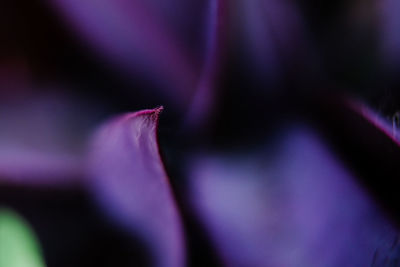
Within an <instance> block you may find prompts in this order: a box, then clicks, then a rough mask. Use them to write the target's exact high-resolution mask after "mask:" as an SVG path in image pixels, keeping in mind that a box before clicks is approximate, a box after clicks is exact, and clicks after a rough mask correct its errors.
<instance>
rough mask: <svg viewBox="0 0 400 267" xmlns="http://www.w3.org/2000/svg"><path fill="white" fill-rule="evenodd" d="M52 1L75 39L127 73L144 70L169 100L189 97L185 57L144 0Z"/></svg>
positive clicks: (189, 68)
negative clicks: (70, 28) (86, 42)
mask: <svg viewBox="0 0 400 267" xmlns="http://www.w3.org/2000/svg"><path fill="white" fill-rule="evenodd" d="M55 5H56V6H57V8H59V9H60V11H61V12H62V13H63V14H64V15H65V17H66V18H67V20H68V22H69V23H70V24H71V25H72V26H73V27H74V28H75V29H76V30H77V31H78V32H79V34H80V36H81V38H83V39H84V40H85V41H88V42H89V44H90V45H91V46H92V47H94V48H95V49H96V50H97V51H96V52H99V53H101V54H104V55H105V57H106V58H107V59H108V60H109V61H110V62H112V63H114V64H115V65H117V66H119V69H120V70H121V71H122V72H124V73H125V74H126V75H127V76H128V77H132V75H133V74H135V73H136V74H137V73H140V74H145V75H148V77H147V79H150V80H151V81H154V82H156V83H161V86H160V88H165V89H166V91H165V92H163V93H164V95H165V96H167V97H169V99H170V100H171V101H172V102H174V103H175V104H178V105H184V106H185V105H186V104H187V101H189V100H190V98H191V95H192V93H193V86H194V83H195V80H196V76H197V74H196V70H195V67H194V65H193V62H192V59H191V56H190V55H189V52H188V51H186V48H185V46H184V45H183V44H182V43H181V41H178V40H177V38H175V37H174V36H175V33H174V32H173V31H172V30H171V29H170V28H169V27H168V23H166V22H165V21H163V19H161V18H160V17H158V16H157V14H156V12H154V10H152V8H150V5H149V3H146V1H138V0H134V1H129V0H116V1H104V0H98V1H93V0H91V1H83V2H82V1H78V0H57V1H56V2H55ZM154 77H157V78H154ZM165 81H167V83H166V84H165Z"/></svg>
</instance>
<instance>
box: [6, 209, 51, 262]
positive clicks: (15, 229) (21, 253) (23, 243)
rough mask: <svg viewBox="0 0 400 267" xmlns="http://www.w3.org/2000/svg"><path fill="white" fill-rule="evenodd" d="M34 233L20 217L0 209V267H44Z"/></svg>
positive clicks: (7, 210)
mask: <svg viewBox="0 0 400 267" xmlns="http://www.w3.org/2000/svg"><path fill="white" fill-rule="evenodd" d="M45 266H46V264H45V263H44V261H43V259H42V257H41V249H40V246H39V243H38V240H37V238H36V237H35V234H34V233H33V231H32V229H31V228H30V227H29V225H28V222H26V221H25V220H24V219H23V218H22V217H20V216H19V215H18V214H16V213H15V212H13V211H11V210H9V209H4V208H1V209H0V267H45Z"/></svg>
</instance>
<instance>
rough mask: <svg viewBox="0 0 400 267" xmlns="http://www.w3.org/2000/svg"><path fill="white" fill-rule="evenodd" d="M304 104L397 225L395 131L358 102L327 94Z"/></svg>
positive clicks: (398, 153)
mask: <svg viewBox="0 0 400 267" xmlns="http://www.w3.org/2000/svg"><path fill="white" fill-rule="evenodd" d="M306 105H307V107H306V109H307V110H308V112H309V113H310V114H311V116H312V117H313V120H315V121H316V122H317V124H316V125H317V126H318V127H319V128H320V129H322V130H323V132H324V134H325V135H326V137H327V138H329V141H330V142H331V143H332V144H333V145H334V147H335V148H336V150H337V151H338V152H339V153H340V154H341V156H342V157H343V158H344V159H345V160H346V161H347V163H349V164H351V166H352V168H353V169H354V171H355V172H357V174H358V176H359V178H360V181H361V182H362V183H363V184H365V185H366V186H368V189H369V191H370V192H371V193H374V195H375V196H376V197H377V199H378V200H379V201H380V203H381V204H383V205H384V207H385V208H386V209H388V211H390V212H391V215H393V216H394V217H395V219H396V220H397V222H400V204H399V203H400V202H399V194H398V191H397V188H398V185H399V180H398V168H399V167H398V166H399V162H400V145H399V142H398V140H396V131H394V132H393V130H396V129H393V126H392V129H390V126H389V124H388V123H387V122H385V120H383V119H382V118H380V117H379V116H378V115H376V114H374V113H373V112H372V111H371V110H370V109H368V108H366V106H365V105H364V104H362V103H361V102H359V101H354V100H349V99H348V98H344V97H343V96H339V97H338V95H336V94H329V93H326V94H325V95H324V96H322V97H321V96H320V97H317V98H316V99H313V100H312V101H309V102H306Z"/></svg>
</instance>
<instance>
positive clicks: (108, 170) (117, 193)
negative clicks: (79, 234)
mask: <svg viewBox="0 0 400 267" xmlns="http://www.w3.org/2000/svg"><path fill="white" fill-rule="evenodd" d="M160 111H161V108H158V109H153V110H144V111H140V112H136V113H130V114H127V115H124V116H121V117H118V118H117V119H115V120H113V121H111V122H109V123H107V124H106V125H104V126H103V127H102V128H101V129H100V130H99V132H98V134H97V135H96V136H95V138H94V141H93V144H92V146H91V152H90V162H89V175H90V178H91V179H90V186H91V187H92V189H93V192H94V193H95V195H96V197H97V199H98V200H99V201H100V203H101V204H102V205H103V206H104V207H105V208H106V210H107V211H108V212H109V214H110V215H111V216H113V217H114V218H115V219H116V220H117V221H119V222H120V223H121V225H122V226H123V227H125V228H126V229H128V230H129V231H131V233H132V234H135V235H137V234H138V235H140V236H141V237H142V238H143V239H144V240H145V242H146V243H147V244H148V245H149V247H150V249H151V250H152V252H153V255H154V256H155V257H154V258H155V259H156V262H155V264H156V266H171V267H173V266H183V265H184V255H185V249H184V240H183V236H182V226H181V221H180V217H179V214H178V208H177V205H176V203H175V199H174V197H173V195H172V191H171V188H170V184H169V181H168V177H167V175H166V172H165V170H164V166H163V163H162V161H161V158H160V155H159V150H158V144H157V137H156V130H157V123H158V115H159V112H160Z"/></svg>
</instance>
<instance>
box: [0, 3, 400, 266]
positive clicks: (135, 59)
mask: <svg viewBox="0 0 400 267" xmlns="http://www.w3.org/2000/svg"><path fill="white" fill-rule="evenodd" d="M399 14H400V1H398V0H383V1H378V0H364V1H361V0H347V1H345V0H336V1H332V0H330V1H316V0H210V1H204V0H191V1H187V0H147V1H145V0H97V1H96V0H30V1H27V0H2V1H1V3H0V169H1V168H2V167H4V166H6V168H4V169H7V168H8V167H9V166H14V165H15V166H17V163H20V162H23V164H22V165H21V166H22V167H17V168H16V169H17V171H16V172H15V173H14V169H15V168H14V169H13V168H10V169H13V171H11V172H10V173H7V172H6V174H4V173H0V177H1V176H2V175H3V176H4V177H6V176H8V175H9V176H10V177H13V175H15V174H16V176H18V177H29V175H30V168H31V167H32V166H33V167H35V166H38V165H40V164H41V162H51V163H52V164H53V165H55V166H57V168H55V169H46V168H45V167H43V168H44V169H43V170H41V171H42V174H44V173H46V174H48V173H50V174H52V175H53V174H54V176H57V175H58V172H57V170H59V169H63V170H64V169H65V170H67V169H68V171H70V168H69V166H75V164H76V161H78V162H80V160H82V161H84V159H83V158H84V155H85V151H86V149H87V142H88V139H89V138H90V136H91V134H92V133H93V131H94V130H95V129H96V128H97V127H98V125H99V124H101V123H102V122H104V121H105V120H107V119H108V118H110V117H112V116H114V115H116V114H120V113H124V112H128V111H136V110H141V109H149V108H155V107H158V106H163V107H164V111H163V114H162V119H161V120H160V127H159V138H160V144H161V148H162V153H163V159H164V160H165V164H166V165H167V169H168V173H169V175H170V177H171V180H172V184H173V185H174V186H176V187H177V188H178V190H177V191H178V199H179V201H182V200H181V198H182V195H184V194H182V193H179V191H180V190H181V191H184V189H182V188H184V186H181V185H180V183H182V184H184V183H185V182H186V178H185V175H184V169H185V168H184V167H182V165H183V164H184V163H185V158H186V155H188V154H190V153H191V151H193V150H195V149H200V150H201V149H202V148H206V149H205V150H207V149H209V150H213V149H215V150H220V151H224V152H226V153H227V154H229V153H231V148H233V147H235V148H236V147H239V151H240V149H242V148H243V151H245V150H246V148H249V147H253V146H256V147H257V146H258V145H259V144H260V143H263V142H264V141H265V140H270V141H269V142H270V143H274V140H275V139H274V138H277V137H276V136H279V135H280V134H281V132H280V131H279V130H276V129H277V126H279V125H280V124H281V122H282V121H283V120H285V119H286V117H289V115H288V113H290V114H291V115H290V116H293V114H296V113H297V111H298V110H302V109H303V106H302V103H303V102H304V103H306V100H307V101H308V99H309V98H311V99H314V97H315V99H320V98H324V96H329V95H331V94H332V95H336V94H339V95H342V94H343V95H346V96H349V97H351V98H352V99H356V100H357V101H360V102H362V103H365V104H366V105H367V106H369V107H370V108H371V109H372V110H373V111H375V112H376V113H377V114H379V115H380V116H381V117H382V118H383V120H386V123H387V124H388V125H392V126H393V131H396V130H398V128H399V127H400V119H399V118H400V115H399V114H400V113H399V111H400V90H398V89H399V87H400V16H399ZM294 117H295V116H294ZM292 120H294V121H296V117H295V118H294V119H292ZM395 137H396V134H395ZM268 138H270V139H268ZM271 140H272V141H271ZM232 154H233V152H232ZM52 155H57V156H52ZM60 155H61V156H62V157H61V158H59V156H60ZM78 165H79V164H78ZM40 166H41V165H40ZM64 175H66V176H75V175H76V176H79V174H76V173H74V172H73V171H72V172H71V173H70V172H66V173H64ZM35 178H37V177H35ZM62 179H63V177H61V178H60V180H62ZM28 181H29V180H28ZM39 181H40V177H39ZM28 183H29V182H28ZM181 187H182V188H181ZM21 190H22V191H21ZM41 190H42V191H41ZM52 190H53V189H52ZM52 190H47V189H40V190H39V191H37V189H34V190H32V189H24V188H22V189H21V188H19V187H18V186H17V187H15V186H14V185H12V186H10V185H7V186H3V187H2V188H0V202H1V203H4V205H5V206H6V207H7V205H9V206H11V207H13V208H15V209H16V210H17V211H19V212H20V213H23V215H24V216H25V217H26V218H27V220H28V221H29V222H30V223H31V224H32V225H33V227H34V228H35V231H36V232H37V235H38V236H39V239H40V242H41V243H42V246H43V247H44V252H45V257H46V262H47V263H48V265H49V266H100V265H99V264H104V266H118V263H119V264H121V265H119V266H125V265H124V264H126V263H128V262H129V260H132V258H133V259H135V260H136V259H138V258H139V259H142V258H140V257H141V255H142V254H143V255H144V254H146V249H147V248H146V247H145V246H144V245H143V244H136V243H135V244H133V243H132V240H131V239H129V238H127V237H126V234H125V232H124V231H123V230H121V229H118V228H117V229H116V228H115V227H113V224H112V223H110V222H109V221H107V220H105V219H104V218H103V217H102V215H101V212H100V211H98V210H96V209H95V208H93V206H92V203H91V201H90V200H88V199H87V198H88V197H87V195H86V192H85V191H81V190H75V189H73V190H72V189H69V188H67V189H57V190H60V191H57V190H56V191H52ZM60 210H62V211H60ZM7 218H8V217H7ZM10 218H13V217H12V216H11V217H10ZM76 218H78V219H76ZM10 220H11V219H10ZM95 222H96V223H95ZM1 223H2V222H1V219H0V242H1V240H2V239H1V225H2V224H1ZM189 224H190V225H191V226H190V227H189V229H192V228H193V229H197V228H196V227H197V224H196V223H194V222H190V223H189ZM192 224H193V225H192ZM93 225H96V226H95V227H93ZM3 227H4V226H3ZM190 238H191V240H192V241H190V242H188V243H190V248H191V251H192V252H191V253H192V254H193V255H191V256H190V257H191V261H192V263H193V262H194V261H197V260H199V259H201V258H203V260H204V258H207V257H209V258H210V259H212V258H213V257H214V256H215V255H211V254H212V253H213V252H212V249H211V247H212V246H210V249H206V248H205V247H208V246H209V241H208V240H202V237H201V234H197V235H196V234H192V235H191V237H190ZM197 239H198V240H200V241H193V240H197ZM108 242H109V243H114V244H115V247H114V248H113V249H110V247H108V246H107V245H106V244H107V243H108ZM54 244H57V245H56V246H55V245H54ZM76 244H79V245H76ZM94 244H95V245H94ZM200 248H201V249H200ZM0 249H1V243H0ZM196 250H198V251H197V252H196ZM201 250H202V251H201ZM193 251H195V252H193ZM200 251H201V252H200ZM107 253H108V254H107ZM0 255H1V252H0ZM71 255H73V256H71ZM99 255H102V256H99ZM204 255H206V256H204ZM63 257H64V258H63ZM196 257H197V258H196ZM143 258H145V257H143ZM60 259H62V260H60ZM193 259H195V260H193ZM142 260H143V261H144V262H145V263H147V262H146V259H142ZM210 262H212V260H210ZM210 262H208V261H207V260H205V263H204V264H210ZM0 263H1V259H0ZM60 264H61V265H60ZM62 264H64V265H62ZM107 264H111V265H107ZM147 264H148V263H147ZM0 266H1V267H3V266H2V265H0ZM29 266H30V265H29ZM32 266H33V265H32ZM35 266H36V265H35ZM101 266H103V265H101Z"/></svg>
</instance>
